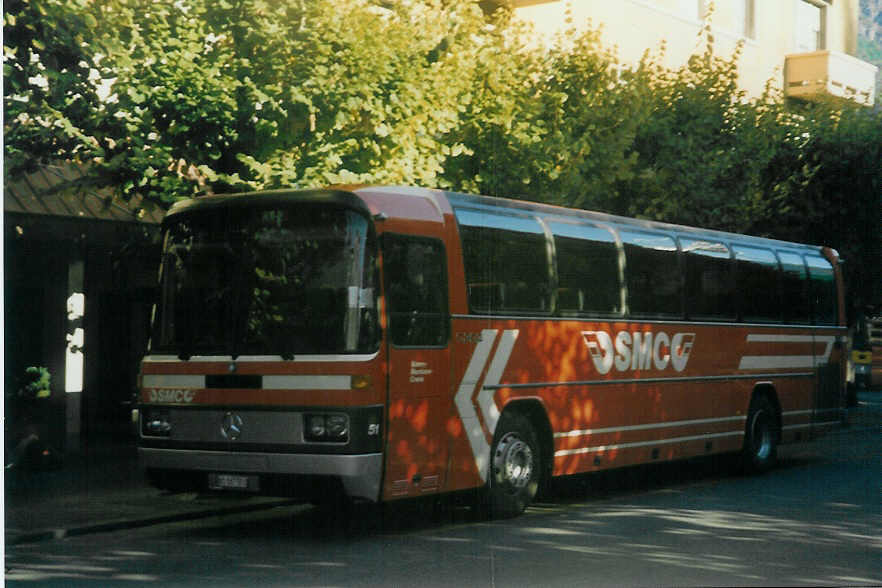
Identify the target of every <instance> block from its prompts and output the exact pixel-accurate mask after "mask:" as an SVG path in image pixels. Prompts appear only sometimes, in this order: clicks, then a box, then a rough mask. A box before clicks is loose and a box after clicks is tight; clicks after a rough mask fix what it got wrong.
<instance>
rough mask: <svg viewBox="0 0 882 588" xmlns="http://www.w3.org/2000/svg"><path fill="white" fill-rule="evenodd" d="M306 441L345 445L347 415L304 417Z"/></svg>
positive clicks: (309, 415)
mask: <svg viewBox="0 0 882 588" xmlns="http://www.w3.org/2000/svg"><path fill="white" fill-rule="evenodd" d="M304 425H305V426H304V431H303V437H304V439H305V440H306V441H317V442H331V443H345V442H346V441H348V440H349V415H346V414H342V413H330V414H306V415H304Z"/></svg>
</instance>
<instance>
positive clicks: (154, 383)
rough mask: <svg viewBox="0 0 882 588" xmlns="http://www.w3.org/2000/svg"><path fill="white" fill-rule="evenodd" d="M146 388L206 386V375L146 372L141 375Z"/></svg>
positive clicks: (142, 384)
mask: <svg viewBox="0 0 882 588" xmlns="http://www.w3.org/2000/svg"><path fill="white" fill-rule="evenodd" d="M141 386H142V387H144V388H205V376H204V375H196V376H194V375H187V374H145V375H144V376H142V377H141Z"/></svg>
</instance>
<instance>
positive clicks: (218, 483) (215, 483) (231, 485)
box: [208, 474, 260, 492]
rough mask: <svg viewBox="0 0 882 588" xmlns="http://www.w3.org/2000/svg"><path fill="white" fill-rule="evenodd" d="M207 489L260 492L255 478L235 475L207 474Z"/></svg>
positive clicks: (257, 480) (257, 479)
mask: <svg viewBox="0 0 882 588" xmlns="http://www.w3.org/2000/svg"><path fill="white" fill-rule="evenodd" d="M208 487H209V489H211V490H247V491H250V492H257V491H258V490H260V484H259V478H258V477H257V476H239V475H236V474H208Z"/></svg>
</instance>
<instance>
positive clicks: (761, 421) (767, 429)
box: [742, 396, 778, 473]
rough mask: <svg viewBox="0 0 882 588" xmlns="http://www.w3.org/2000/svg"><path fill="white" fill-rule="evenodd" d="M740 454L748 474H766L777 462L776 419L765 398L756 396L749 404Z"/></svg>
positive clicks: (773, 409) (772, 408)
mask: <svg viewBox="0 0 882 588" xmlns="http://www.w3.org/2000/svg"><path fill="white" fill-rule="evenodd" d="M742 454H743V462H744V469H745V471H747V472H748V473H762V472H766V471H768V470H770V469H772V468H773V467H774V466H775V463H776V462H777V461H778V427H777V418H776V414H775V408H774V407H773V406H772V403H771V402H769V399H768V398H766V397H765V396H757V397H756V398H754V399H753V401H752V402H751V403H750V410H749V411H748V413H747V425H746V430H745V434H744V449H743V450H742Z"/></svg>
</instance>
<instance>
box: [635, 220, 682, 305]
mask: <svg viewBox="0 0 882 588" xmlns="http://www.w3.org/2000/svg"><path fill="white" fill-rule="evenodd" d="M620 235H621V237H622V243H623V246H624V248H625V282H626V283H627V285H628V311H629V312H630V313H631V314H632V315H635V316H647V317H680V316H682V314H683V302H682V293H683V287H682V284H683V282H682V279H681V276H680V263H679V260H678V254H677V244H676V243H675V242H674V240H673V239H672V238H671V237H668V236H665V235H656V234H650V233H636V232H633V233H632V232H629V231H620Z"/></svg>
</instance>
